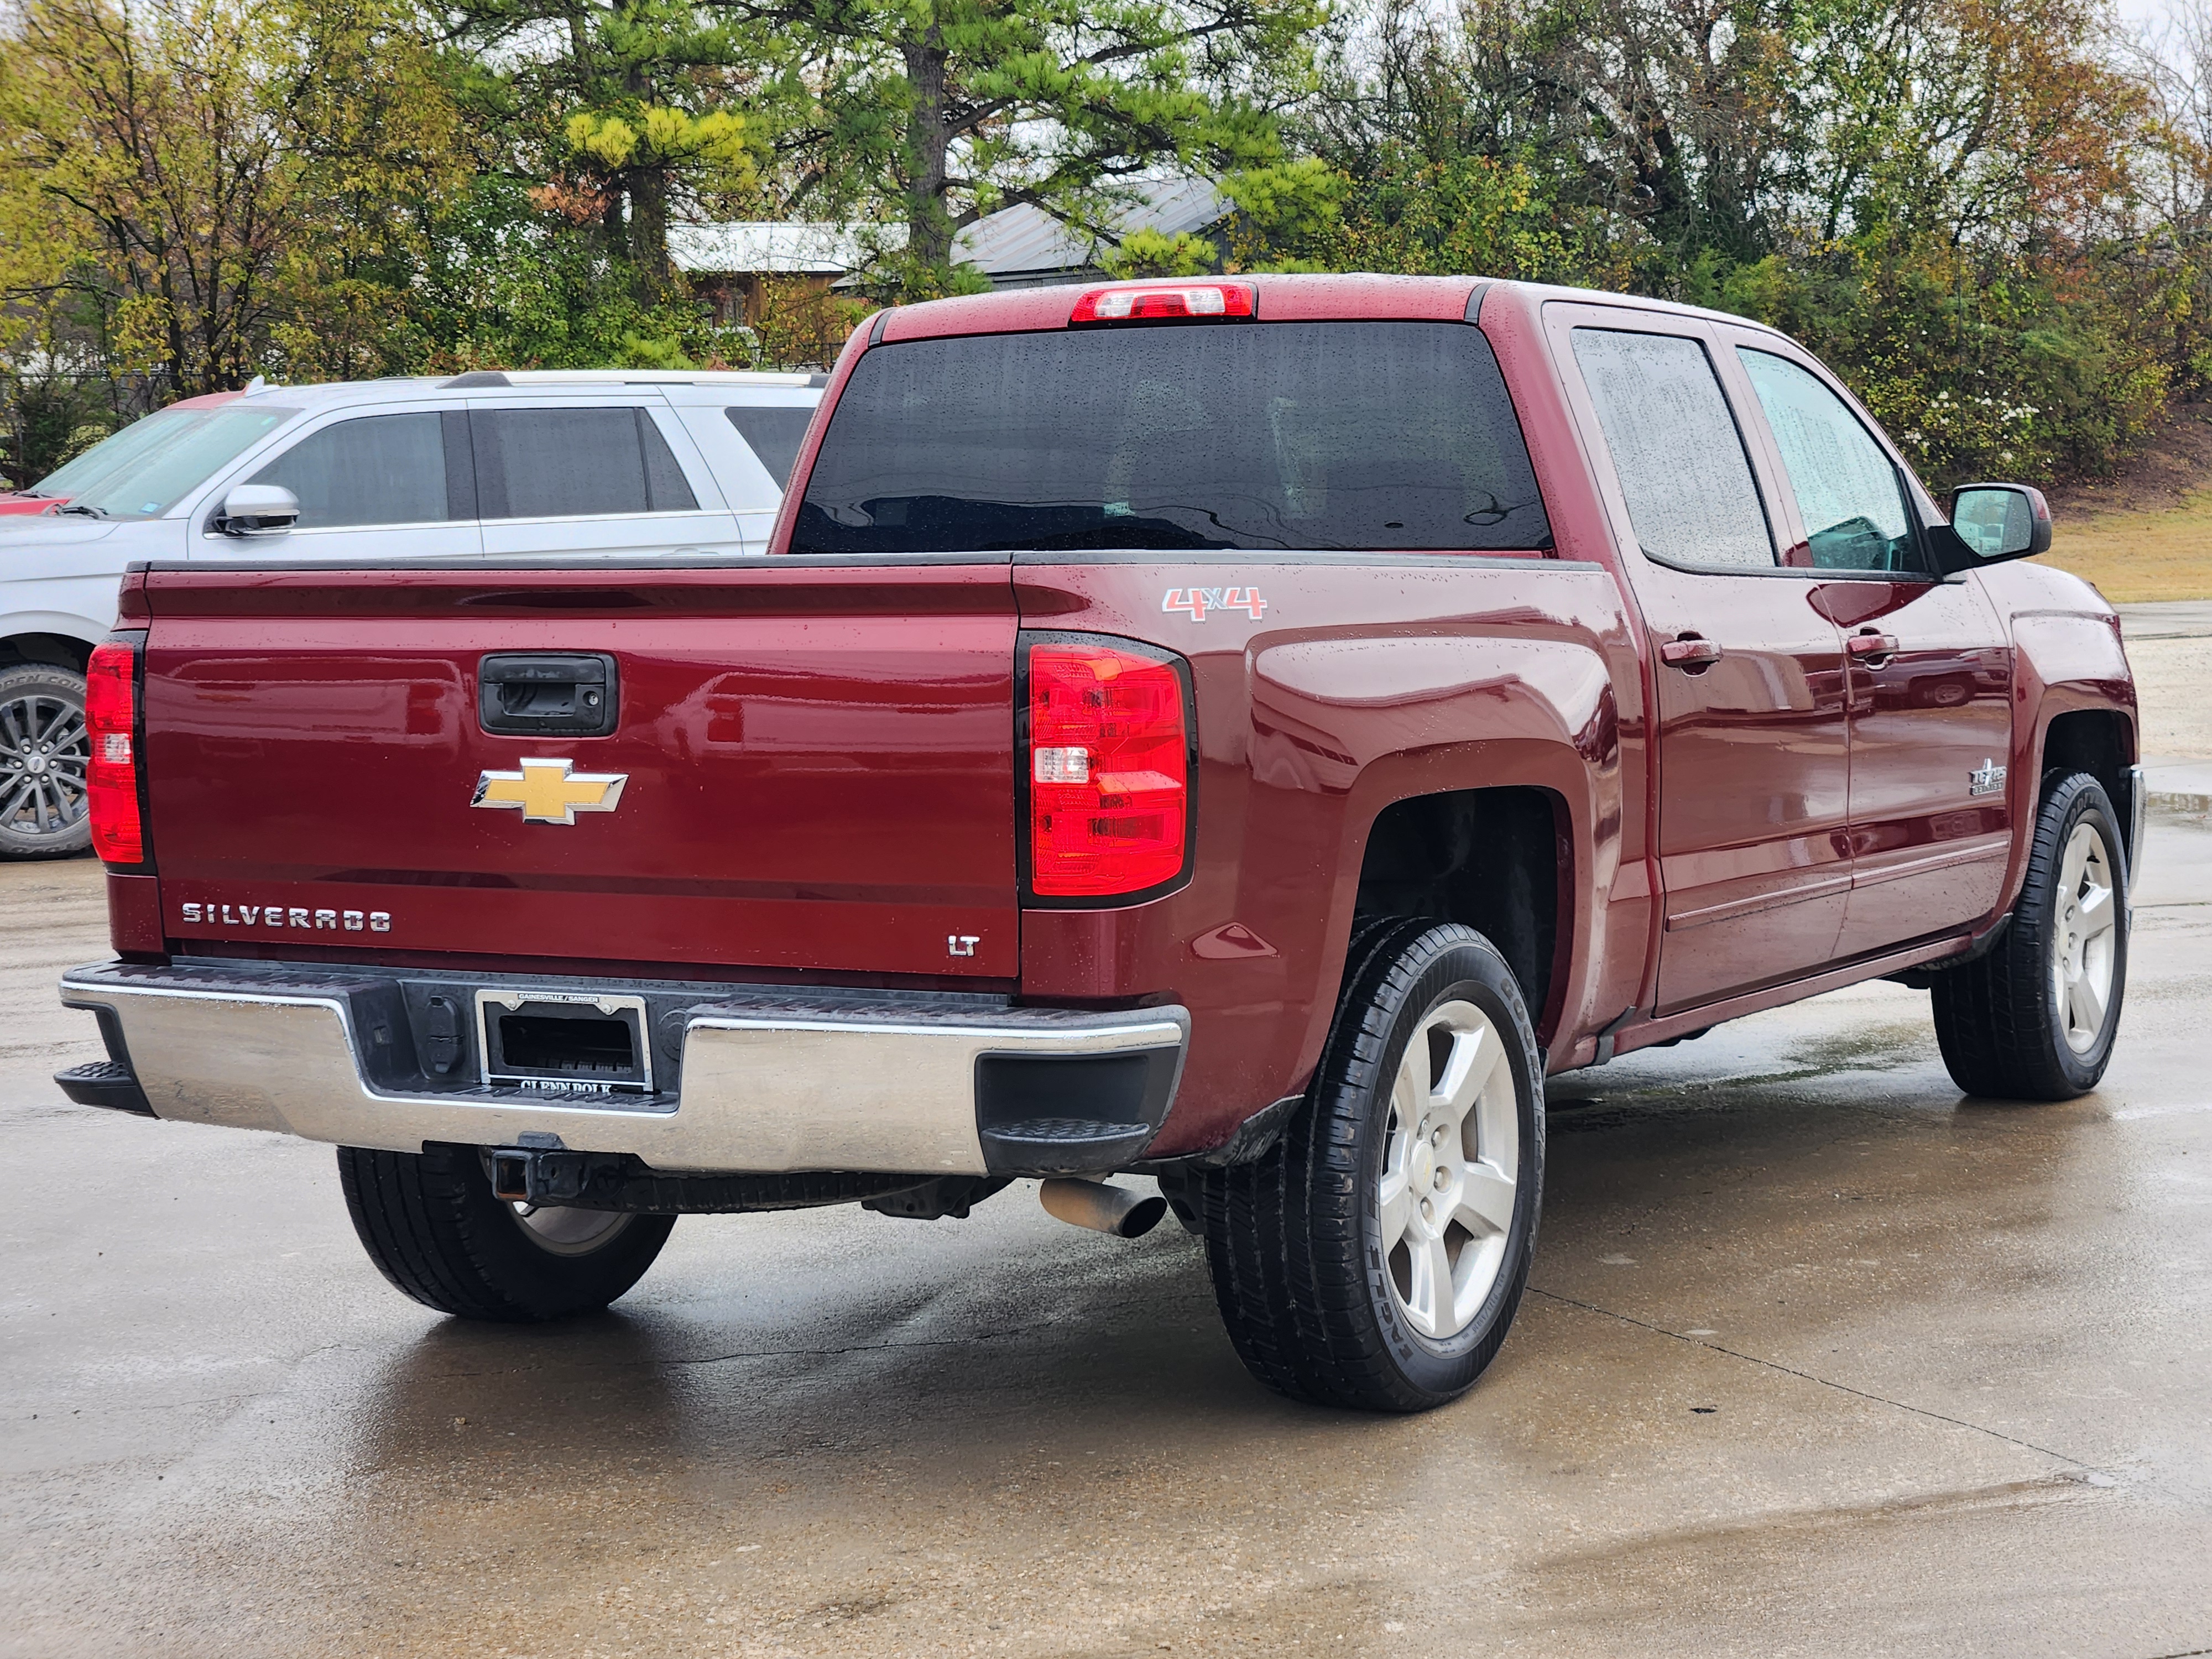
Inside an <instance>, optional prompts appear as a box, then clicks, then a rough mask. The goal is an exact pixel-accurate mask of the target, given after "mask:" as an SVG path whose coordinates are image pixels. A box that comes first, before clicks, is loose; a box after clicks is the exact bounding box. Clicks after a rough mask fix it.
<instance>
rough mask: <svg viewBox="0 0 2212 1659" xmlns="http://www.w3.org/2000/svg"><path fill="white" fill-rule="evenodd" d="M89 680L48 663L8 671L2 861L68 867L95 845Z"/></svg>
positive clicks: (1, 677) (1, 673) (0, 713)
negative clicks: (64, 861) (66, 862)
mask: <svg viewBox="0 0 2212 1659" xmlns="http://www.w3.org/2000/svg"><path fill="white" fill-rule="evenodd" d="M91 764H92V738H91V736H90V734H89V733H88V732H87V731H86V730H85V723H84V676H83V675H82V674H79V673H77V672H76V671H74V670H71V669H67V668H58V667H52V666H49V665H46V664H45V663H27V664H24V665H20V666H18V667H15V668H9V669H6V670H0V859H60V858H68V857H70V856H71V855H72V854H77V853H82V852H83V851H84V850H85V849H86V848H88V847H90V846H91V845H92V815H91V812H90V811H89V810H88V802H87V800H86V798H85V774H86V772H87V771H88V769H89V768H90V766H91Z"/></svg>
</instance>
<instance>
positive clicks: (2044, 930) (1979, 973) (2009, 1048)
mask: <svg viewBox="0 0 2212 1659" xmlns="http://www.w3.org/2000/svg"><path fill="white" fill-rule="evenodd" d="M2121 845H2122V843H2121V841H2120V836H2119V830H2118V820H2117V818H2116V817H2115V815H2114V813H2113V811H2112V802H2111V800H2110V799H2107V798H2106V794H2105V790H2104V786H2102V785H2101V784H2100V783H2099V782H2098V781H2096V779H2094V778H2093V777H2091V776H2089V775H2087V773H2078V772H2077V773H2075V775H2073V776H2071V777H2069V778H2065V779H2063V780H2062V781H2060V782H2059V783H2058V784H2057V786H2056V787H2053V788H2052V789H2051V792H2050V793H2048V794H2047V795H2046V796H2045V798H2044V802H2043V805H2042V807H2041V809H2040V810H2039V811H2038V812H2037V814H2036V822H2035V837H2034V840H2033V843H2032V844H2031V846H2030V848H2029V851H2028V861H2027V878H2026V880H2025V881H2024V882H2023V883H2022V884H2021V894H2020V902H2018V903H2017V904H2015V906H2014V907H2013V913H2012V921H2011V923H2010V925H2009V926H2008V927H2007V928H2006V930H2005V934H2004V937H2003V938H2002V939H1999V940H1998V941H1997V944H1996V948H1995V949H1993V950H1992V951H1990V953H1989V954H1988V955H1987V956H1985V957H1983V958H1982V959H1981V960H1980V961H1978V962H1970V963H1966V965H1965V966H1963V967H1960V968H1954V969H1949V970H1948V971H1947V972H1944V973H1941V974H1938V975H1936V981H1935V987H1934V1000H1935V1015H1936V1042H1937V1044H1938V1046H1940V1047H1941V1048H1942V1051H1943V1064H1944V1066H1945V1067H1946V1068H1947V1069H1948V1071H1949V1072H1950V1073H1951V1080H1952V1081H1953V1082H1954V1083H1956V1084H1957V1085H1959V1086H1960V1088H1961V1089H1964V1090H1965V1091H1966V1092H1967V1093H1968V1094H1970V1095H1990V1096H1993V1097H1997V1098H2000V1099H2010V1100H2070V1099H2072V1098H2073V1097H2075V1096H2076V1095H2081V1094H2086V1093H2087V1092H2088V1091H2090V1090H2092V1089H2093V1088H2095V1087H2096V1086H2097V1082H2098V1079H2100V1078H2102V1077H2103V1076H2104V1074H2105V1067H2106V1066H2108V1065H2109V1064H2111V1062H2112V1040H2113V1037H2114V1036H2115V1035H2116V1034H2117V1033H2118V1029H2119V1023H2120V999H2121V996H2122V994H2123V993H2124V991H2125V990H2126V988H2127V976H2128V895H2127V866H2126V859H2125V857H2124V854H2123V853H2122V851H2121Z"/></svg>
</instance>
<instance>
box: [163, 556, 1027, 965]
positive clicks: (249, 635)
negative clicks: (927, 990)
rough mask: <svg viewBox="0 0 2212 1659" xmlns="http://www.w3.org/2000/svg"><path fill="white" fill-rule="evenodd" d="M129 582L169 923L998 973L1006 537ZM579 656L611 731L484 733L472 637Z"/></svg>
mask: <svg viewBox="0 0 2212 1659" xmlns="http://www.w3.org/2000/svg"><path fill="white" fill-rule="evenodd" d="M148 592H149V604H150V605H151V607H152V610H153V615H154V621H153V623H152V627H151V631H150V634H149V641H148V645H147V650H146V669H145V671H146V681H145V686H146V690H145V698H146V711H147V712H146V721H147V732H148V738H147V776H148V779H149V789H150V791H151V805H152V821H153V823H154V824H155V826H157V828H156V831H155V833H156V834H157V835H158V836H159V837H160V842H159V846H160V854H159V856H160V859H161V875H162V894H163V903H164V906H165V908H166V909H167V913H168V914H167V927H168V930H169V932H170V933H171V934H172V936H174V937H179V938H180V939H183V940H184V941H185V944H186V947H187V948H191V946H193V945H204V944H210V943H219V944H220V945H222V946H223V947H225V948H231V949H247V950H252V951H258V953H260V954H263V955H268V956H272V957H290V958H298V957H301V956H302V955H307V956H312V955H313V953H314V952H315V951H316V950H318V949H319V948H325V947H331V948H337V949H339V950H343V951H349V952H358V951H362V950H364V949H373V950H376V951H392V952H397V953H399V954H400V955H401V956H402V957H405V958H407V959H410V960H422V959H436V960H441V961H446V960H451V959H453V958H457V957H466V958H471V959H474V960H476V961H477V962H479V963H486V964H489V963H500V964H501V965H503V966H507V967H510V968H512V967H513V966H515V965H517V964H518V963H520V962H531V963H538V964H540V965H542V966H544V967H545V969H547V971H556V970H558V969H562V968H563V967H564V965H565V968H566V970H568V971H590V970H591V969H592V967H593V966H594V965H602V966H603V965H605V964H609V963H622V964H626V965H629V966H630V967H632V968H634V969H635V968H642V969H648V970H657V971H660V972H665V973H666V974H668V975H671V976H675V977H696V975H697V973H698V970H700V969H706V968H726V969H732V970H737V971H738V973H739V974H740V975H742V974H743V973H744V971H746V970H751V969H768V970H777V971H781V970H794V969H821V970H829V971H836V972H839V973H842V974H847V975H892V976H894V980H893V982H894V983H896V982H899V978H900V977H901V976H915V975H921V976H926V977H929V978H944V977H947V976H951V977H955V978H972V977H976V976H985V977H989V976H998V977H1003V978H1006V979H1011V978H1012V977H1013V976H1014V975H1016V974H1017V973H1018V963H1019V948H1018V939H1017V936H1016V933H1017V919H1016V908H1015V861H1014V797H1013V789H1014V765H1013V669H1014V631H1015V617H1014V605H1013V599H1012V585H1011V582H1010V580H1009V574H1008V566H1007V563H1006V561H1005V560H1004V559H1003V558H1000V559H999V560H996V561H971V560H962V559H957V558H954V559H919V560H888V561H884V562H879V563H877V564H872V565H870V566H868V567H866V568H855V567H854V566H853V565H852V564H851V563H849V562H838V563H836V564H834V565H825V564H823V563H821V562H816V561H812V560H806V559H787V560H778V561H776V562H775V564H774V565H773V566H765V565H763V564H759V563H749V564H746V565H744V566H741V567H732V566H719V567H717V566H712V565H708V566H704V567H702V568H692V569H685V570H669V569H635V568H634V569H623V568H609V567H604V566H597V565H586V566H583V567H577V566H567V567H565V568H563V567H556V568H544V569H525V570H504V571H498V572H483V571H465V570H454V569H451V568H425V569H423V570H421V571H416V572H409V573H406V574H405V575H404V578H400V577H397V576H395V574H394V573H391V572H382V573H378V572H351V571H344V570H337V571H329V572H317V573H304V572H303V573H290V572H282V571H275V572H257V573H252V574H233V573H229V572H213V571H210V572H202V573H192V572H176V573H170V572H157V573H155V574H154V575H153V576H152V577H150V578H149V589H148ZM592 653H605V657H606V658H607V659H611V664H612V667H613V673H614V684H613V686H612V690H613V693H614V695H615V696H616V698H617V715H616V724H615V728H614V730H613V731H612V732H610V733H609V734H607V735H605V736H602V737H591V736H582V737H574V736H569V737H564V736H558V735H550V734H548V735H538V736H528V737H525V736H517V735H506V734H501V733H499V732H494V731H491V730H488V729H487V724H486V719H485V710H484V707H483V701H482V699H481V698H480V696H479V693H480V691H481V690H482V688H483V684H484V680H485V678H486V660H485V659H487V658H488V657H499V658H503V659H507V660H509V661H513V659H518V658H521V659H530V658H533V657H535V658H537V659H541V660H543V661H545V662H553V661H557V660H560V659H566V660H568V662H571V663H573V662H574V661H576V660H577V659H580V658H588V657H590V656H591V655H592ZM495 723H496V722H495ZM615 780H619V784H618V785H617V783H615V782H614V781H615ZM186 906H193V907H197V908H195V909H194V910H192V911H191V912H189V913H188V912H187V911H186V910H185V907H186ZM348 913H353V915H356V916H358V917H361V918H369V917H374V916H376V915H382V916H385V917H387V918H388V919H389V920H388V923H386V924H380V925H376V926H374V927H371V926H370V925H369V924H368V923H367V922H366V921H364V922H363V923H362V925H361V926H360V927H351V925H350V924H349V921H348ZM187 915H190V917H191V919H189V920H188V919H187ZM962 941H972V943H964V944H963V943H962Z"/></svg>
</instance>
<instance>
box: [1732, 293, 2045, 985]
mask: <svg viewBox="0 0 2212 1659" xmlns="http://www.w3.org/2000/svg"><path fill="white" fill-rule="evenodd" d="M1723 336H1724V338H1726V339H1727V343H1729V346H1730V348H1731V349H1733V350H1734V351H1735V355H1736V357H1737V360H1738V362H1740V363H1741V367H1742V368H1743V370H1744V372H1745V374H1746V376H1747V378H1748V380H1749V381H1750V383H1751V385H1752V387H1753V391H1754V392H1755V394H1756V396H1757V398H1758V402H1759V410H1760V412H1761V413H1762V414H1763V415H1764V416H1765V422H1766V426H1767V428H1768V430H1769V432H1770V433H1771V435H1772V438H1773V443H1774V449H1775V453H1776V455H1777V458H1778V461H1779V464H1780V465H1781V467H1782V469H1783V471H1784V473H1785V474H1786V476H1787V477H1788V480H1789V484H1790V499H1789V501H1788V503H1787V505H1788V506H1789V507H1790V511H1791V513H1793V514H1794V518H1795V523H1794V525H1793V527H1792V534H1793V536H1794V537H1795V538H1796V548H1795V550H1794V552H1795V556H1796V557H1798V558H1800V559H1802V561H1803V562H1805V563H1807V564H1808V565H1809V566H1811V567H1812V568H1814V569H1816V570H1818V571H1820V572H1821V573H1822V574H1823V575H1824V576H1826V578H1827V579H1828V580H1826V581H1825V582H1824V583H1823V585H1822V586H1821V588H1820V596H1821V605H1822V609H1823V610H1824V611H1826V614H1827V615H1828V616H1829V617H1831V618H1832V620H1833V621H1834V622H1835V623H1836V624H1837V625H1838V627H1840V628H1841V629H1843V630H1844V634H1845V635H1846V638H1845V642H1844V643H1845V649H1846V652H1847V653H1848V655H1849V657H1850V738H1851V787H1850V821H1851V829H1850V834H1851V847H1852V854H1853V857H1852V872H1851V896H1850V903H1849V905H1848V906H1847V907H1846V908H1845V911H1844V931H1843V936H1842V939H1841V940H1840V942H1839V944H1838V955H1841V956H1844V957H1857V956H1863V955H1868V954H1870V953H1872V952H1875V951H1881V950H1884V949H1887V948H1888V947H1891V946H1893V945H1903V944H1905V943H1907V942H1909V941H1911V940H1913V939H1922V938H1925V937H1928V936H1929V935H1931V934H1936V933H1946V932H1948V931H1951V930H1953V929H1955V928H1958V927H1963V926H1965V925H1966V924H1967V923H1970V922H1972V921H1976V920H1978V919H1979V918H1980V917H1982V916H1984V915H1988V914H1989V913H1990V911H1991V910H1993V909H1994V908H1996V902H1997V900H1998V898H1999V896H2000V895H2001V893H2002V888H2003V884H2004V873H2005V866H2006V861H2007V860H2008V856H2009V855H2010V853H2011V850H2012V829H2011V826H2012V817H2011V813H2010V811H2009V810H2008V805H2007V802H2008V788H2007V782H2008V780H2007V779H2006V776H2005V763H2006V757H2007V756H2008V752H2009V750H2010V749H2011V746H2012V653H2011V651H2010V649H2009V648H2008V641H2007V640H2006V637H2005V632H2004V628H2003V624H2002V621H2001V619H2000V618H1999V617H1998V615H1997V612H1996V608H1995V607H1994V606H1993V605H1990V602H1989V600H1988V599H1987V598H1986V596H1985V595H1984V593H1983V592H1982V591H1981V586H1980V584H1979V582H1978V580H1976V579H1975V578H1974V577H1972V575H1968V576H1966V577H1963V578H1961V579H1960V580H1955V581H1939V580H1936V579H1935V578H1934V577H1933V576H1932V575H1930V574H1929V573H1928V568H1927V563H1926V560H1925V556H1924V553H1923V549H1922V548H1921V546H1920V538H1919V536H1918V534H1917V530H1916V528H1915V526H1914V524H1913V514H1912V512H1911V498H1910V495H1909V494H1908V489H1907V483H1906V474H1905V471H1904V469H1903V467H1902V465H1901V464H1900V463H1899V461H1898V460H1897V459H1896V458H1895V457H1894V456H1893V454H1892V453H1890V452H1889V451H1888V450H1887V448H1886V447H1884V446H1883V444H1882V443H1881V441H1880V440H1879V439H1878V438H1877V437H1876V436H1875V432H1874V430H1873V428H1871V425H1870V423H1869V422H1866V421H1864V420H1863V419H1862V418H1861V417H1860V416H1859V415H1858V413H1857V411H1855V410H1853V409H1852V408H1851V407H1850V404H1848V403H1847V402H1846V401H1845V400H1844V397H1843V395H1842V394H1841V393H1840V392H1838V391H1837V390H1836V389H1835V388H1834V387H1833V386H1832V385H1831V384H1830V383H1829V382H1828V381H1827V380H1826V378H1825V376H1823V375H1822V374H1820V371H1819V369H1818V368H1817V366H1816V365H1814V363H1812V362H1811V361H1810V360H1809V359H1806V358H1802V357H1801V356H1798V355H1797V354H1796V353H1795V352H1794V351H1791V350H1790V349H1788V348H1786V347H1784V345H1782V344H1781V343H1779V342H1777V341H1775V340H1774V339H1773V338H1772V337H1769V336H1753V335H1751V334H1749V333H1747V332H1744V333H1738V332H1737V331H1733V330H1729V331H1723Z"/></svg>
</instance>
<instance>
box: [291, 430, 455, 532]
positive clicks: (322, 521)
mask: <svg viewBox="0 0 2212 1659" xmlns="http://www.w3.org/2000/svg"><path fill="white" fill-rule="evenodd" d="M252 481H253V482H254V483H258V484H281V485H283V487H284V488H285V489H289V490H290V491H291V492H292V493H293V494H294V495H296V496H298V497H299V498H300V519H299V523H298V524H297V525H296V526H295V528H297V529H301V530H339V529H344V528H347V527H349V526H368V525H392V524H436V523H440V522H441V521H443V520H444V519H445V518H446V517H447V510H446V509H447V489H446V441H445V431H444V424H443V417H442V416H438V415H371V416H364V417H362V418H361V419H357V420H351V421H339V422H336V423H335V424H333V425H331V426H326V427H325V428H323V429H322V430H321V431H320V432H316V433H312V434H310V435H308V436H307V437H305V438H302V439H301V441H299V442H298V443H296V444H295V445H293V446H292V447H291V448H289V449H288V450H286V451H285V452H284V453H283V454H282V455H279V456H278V457H277V458H276V459H275V460H273V461H271V462H270V463H269V465H266V466H264V467H263V468H262V469H261V471H258V472H257V473H255V474H254V475H253V480H252Z"/></svg>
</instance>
